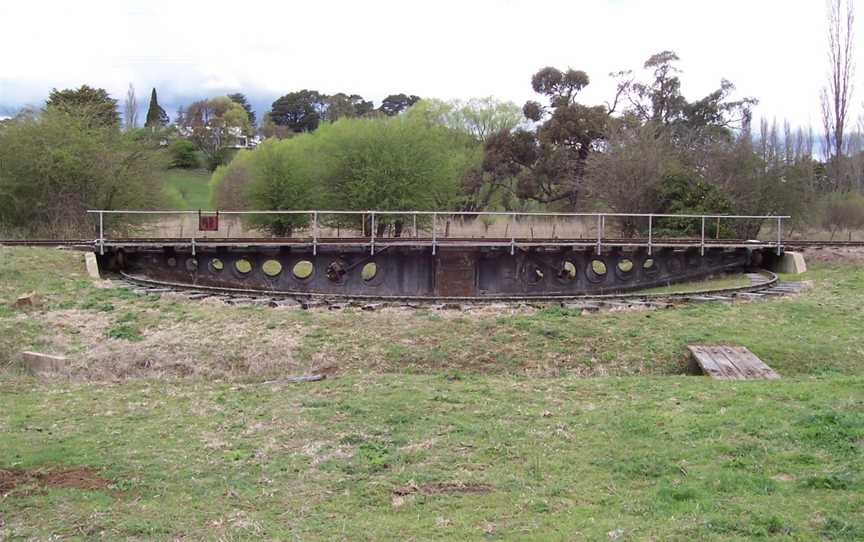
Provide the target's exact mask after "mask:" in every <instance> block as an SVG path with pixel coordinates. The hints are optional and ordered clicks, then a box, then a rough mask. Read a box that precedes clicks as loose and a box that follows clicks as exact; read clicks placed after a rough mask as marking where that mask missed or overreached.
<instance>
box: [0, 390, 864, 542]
mask: <svg viewBox="0 0 864 542" xmlns="http://www.w3.org/2000/svg"><path fill="white" fill-rule="evenodd" d="M862 390H864V379H861V378H859V377H855V378H845V379H843V378H838V377H831V378H821V379H806V380H791V381H781V382H770V383H765V382H744V383H728V382H712V381H707V380H706V379H704V378H696V377H668V378H656V377H655V378H634V377H629V378H603V379H579V378H573V377H570V378H556V379H544V380H532V379H526V378H519V377H502V376H497V377H496V376H483V377H480V376H473V377H467V378H461V379H453V378H445V376H443V375H440V376H437V375H408V374H390V375H387V376H386V377H381V376H365V377H364V376H351V377H346V378H341V379H336V380H328V381H324V382H322V383H315V384H303V385H273V384H249V385H241V384H237V383H231V382H202V381H188V380H187V381H183V380H181V381H168V382H165V381H158V382H157V381H137V382H132V383H127V384H123V385H110V384H109V385H100V386H94V385H91V384H86V383H69V382H63V383H57V384H49V385H45V384H37V383H34V382H31V381H27V380H20V379H16V380H11V379H7V380H0V391H2V394H0V427H2V433H0V437H2V438H0V457H3V458H4V460H3V465H2V466H3V467H4V468H9V467H15V468H29V469H40V468H46V466H53V465H66V466H75V465H88V466H92V467H95V468H97V469H98V470H99V472H100V473H101V475H102V476H105V477H107V478H109V479H110V480H112V481H113V484H112V488H111V489H110V490H108V491H83V490H69V489H49V490H47V491H37V492H33V491H32V490H31V491H24V490H22V491H16V492H13V493H12V494H11V495H10V496H8V497H6V498H5V499H3V500H2V501H0V514H2V515H3V517H4V518H5V522H6V523H5V525H4V526H2V527H0V537H2V536H3V535H6V536H8V537H10V538H14V537H21V538H38V539H47V538H50V537H51V536H52V535H55V536H58V537H62V538H71V539H80V540H87V539H91V538H95V537H103V538H108V539H121V538H123V539H127V538H148V539H150V538H152V539H165V540H170V539H175V538H177V537H181V538H186V539H217V538H221V539H229V540H244V539H248V540H252V539H261V538H264V539H280V540H284V539H295V540H337V539H338V540H343V539H348V540H409V539H417V540H421V539H422V540H426V539H448V540H465V539H475V540H476V539H485V538H488V539H493V540H550V539H552V540H573V539H587V540H606V539H607V533H609V532H613V531H615V530H617V529H623V531H624V535H625V537H626V538H625V539H627V540H648V539H655V540H729V539H745V538H765V537H791V539H795V540H820V539H825V538H828V539H835V540H857V539H860V536H861V534H862V533H864V519H862V514H861V506H862V504H864V502H862V493H861V491H862V489H864V476H862V472H864V470H862V469H864V460H862V457H864V453H862V452H864V450H862V445H861V443H862V439H864V412H862V408H861V404H862V401H864V391H862ZM441 483H445V484H450V485H451V487H457V488H458V487H459V486H460V485H468V484H482V485H484V486H490V487H491V490H490V491H488V492H477V493H460V492H458V491H452V492H444V493H438V494H436V493H427V492H424V491H422V490H421V491H415V492H411V491H410V490H409V491H408V494H407V495H398V493H405V490H404V489H402V488H405V487H406V486H407V487H409V488H410V487H412V485H414V486H417V487H420V488H422V487H424V486H428V485H430V484H441Z"/></svg>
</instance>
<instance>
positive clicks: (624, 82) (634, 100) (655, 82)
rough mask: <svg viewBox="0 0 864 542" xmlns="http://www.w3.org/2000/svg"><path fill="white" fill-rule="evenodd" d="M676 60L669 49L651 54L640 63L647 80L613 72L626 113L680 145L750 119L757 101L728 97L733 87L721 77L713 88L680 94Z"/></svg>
mask: <svg viewBox="0 0 864 542" xmlns="http://www.w3.org/2000/svg"><path fill="white" fill-rule="evenodd" d="M679 60H680V59H679V57H678V55H677V54H675V52H673V51H662V52H660V53H656V54H654V55H651V56H650V57H649V58H648V60H646V61H645V64H644V65H643V67H644V68H645V69H646V70H650V71H651V79H649V80H648V81H636V80H635V78H634V77H633V75H632V72H629V71H623V72H618V73H617V74H615V75H616V76H618V77H619V80H620V83H619V86H618V92H619V95H618V97H620V96H623V97H625V98H626V99H627V100H628V101H629V104H630V108H629V110H628V112H629V113H631V114H633V115H635V116H636V117H637V118H639V119H641V120H642V121H643V122H651V123H652V124H653V125H654V126H655V127H656V128H657V132H658V134H659V133H660V132H673V133H674V134H675V136H676V137H678V138H680V139H681V141H682V143H683V144H688V142H689V141H692V140H694V139H697V138H699V137H709V138H710V137H716V136H718V135H719V136H721V137H725V136H728V135H729V129H730V128H734V127H737V126H738V125H740V124H741V123H742V122H745V121H747V120H748V119H749V118H750V109H751V108H752V106H754V105H756V104H757V103H758V101H757V100H756V99H755V98H751V97H746V98H742V99H740V100H731V99H730V96H731V95H732V93H733V92H734V90H735V86H734V85H733V84H732V83H731V82H729V81H727V80H725V79H722V80H721V81H720V87H719V88H718V89H717V90H715V91H713V92H711V93H710V94H708V95H706V96H705V97H703V98H701V99H699V100H696V101H694V102H690V101H688V100H687V99H686V98H685V97H684V96H683V95H682V94H681V79H680V77H679V76H678V74H680V73H681V70H679V69H678V68H677V67H676V66H675V63H676V62H678V61H679ZM616 98H617V97H616ZM616 103H617V99H616Z"/></svg>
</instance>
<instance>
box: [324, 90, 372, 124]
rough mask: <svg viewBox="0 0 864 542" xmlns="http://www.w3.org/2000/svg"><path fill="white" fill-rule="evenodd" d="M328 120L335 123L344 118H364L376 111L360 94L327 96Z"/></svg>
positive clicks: (326, 115) (340, 93) (342, 93)
mask: <svg viewBox="0 0 864 542" xmlns="http://www.w3.org/2000/svg"><path fill="white" fill-rule="evenodd" d="M325 101H326V114H325V117H326V120H328V121H330V122H335V121H337V120H339V119H340V118H343V117H363V116H366V115H368V114H370V113H371V112H372V111H374V110H375V106H374V104H373V103H372V102H371V101H369V100H364V99H363V96H360V95H359V94H351V95H350V96H349V95H348V94H345V93H344V92H339V93H336V94H334V95H332V96H327V97H326V98H325Z"/></svg>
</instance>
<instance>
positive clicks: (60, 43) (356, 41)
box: [0, 0, 864, 125]
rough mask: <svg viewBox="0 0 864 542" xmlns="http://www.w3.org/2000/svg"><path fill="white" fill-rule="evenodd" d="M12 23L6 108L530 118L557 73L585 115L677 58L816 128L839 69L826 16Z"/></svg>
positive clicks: (733, 2)
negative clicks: (312, 101)
mask: <svg viewBox="0 0 864 542" xmlns="http://www.w3.org/2000/svg"><path fill="white" fill-rule="evenodd" d="M861 16H862V17H864V15H861ZM0 21H2V22H0V25H2V28H3V31H2V32H0V50H3V51H4V54H3V55H2V57H0V105H3V104H7V105H8V104H22V103H31V104H33V103H39V102H41V101H42V100H44V98H45V96H46V95H47V92H48V91H49V90H50V88H52V87H68V86H77V85H80V84H82V83H88V84H91V85H96V86H102V87H105V88H107V89H108V90H109V91H110V92H111V93H112V94H113V95H114V96H115V97H118V98H122V96H123V94H124V93H125V89H126V87H127V85H128V83H129V82H130V81H131V82H133V83H134V84H135V86H136V87H137V88H138V93H139V95H141V96H146V95H147V94H148V93H149V89H150V87H152V86H155V87H157V88H158V89H159V93H160V97H161V96H165V97H166V99H170V98H171V97H178V99H179V97H185V98H188V97H195V96H202V97H203V96H205V95H208V94H210V93H211V92H212V91H224V90H239V91H245V92H249V93H253V94H257V95H268V96H272V97H275V96H278V95H280V94H283V93H285V92H288V91H291V90H297V89H300V88H315V89H318V90H321V91H322V92H337V91H350V92H356V93H359V94H362V95H364V96H366V97H368V98H374V99H376V100H380V99H381V98H383V97H384V96H386V95H387V94H389V93H392V92H410V93H414V94H418V95H421V96H434V97H440V98H457V97H459V98H467V97H471V96H484V95H490V94H491V95H495V96H497V97H499V98H502V99H509V100H513V101H516V102H517V103H521V102H523V101H524V100H526V99H529V98H531V97H532V92H531V88H530V76H531V74H532V73H533V72H534V71H536V70H537V69H538V68H540V67H542V66H546V65H553V66H559V67H562V68H563V67H567V66H572V67H574V68H578V69H583V70H585V71H587V72H588V73H589V75H590V76H591V78H592V85H591V86H590V87H589V88H588V89H587V90H586V92H585V96H584V101H586V102H589V103H600V102H603V101H605V100H607V99H609V98H610V96H611V93H612V91H613V89H614V84H613V82H612V81H611V80H609V78H608V77H607V74H608V73H609V72H612V71H616V70H620V69H628V68H638V67H639V66H640V65H641V63H642V62H643V61H644V60H645V58H647V57H648V56H649V55H650V54H652V53H655V52H658V51H660V50H664V49H672V50H675V51H676V52H677V53H678V54H679V55H680V56H681V58H682V63H681V67H682V68H683V69H684V71H685V73H684V75H683V81H684V91H685V94H687V95H688V96H690V97H693V98H695V97H698V96H701V95H704V94H706V93H708V92H710V91H711V90H713V89H714V88H716V87H717V85H718V84H719V81H720V79H721V78H722V77H725V78H727V79H730V80H732V81H733V82H734V83H735V84H736V86H737V87H738V89H739V93H740V95H752V96H755V97H757V98H759V99H760V102H761V105H760V106H759V108H758V110H757V115H765V116H767V117H774V116H776V117H780V118H784V117H785V118H788V119H790V120H791V121H792V122H793V123H794V124H807V123H808V122H812V123H813V124H814V125H815V124H818V120H819V114H818V111H819V110H818V96H819V88H820V87H821V85H822V82H823V80H824V75H825V69H826V66H825V53H824V51H825V43H824V42H825V40H824V35H825V32H824V26H825V16H824V4H823V3H822V2H821V1H819V0H799V1H791V0H757V1H754V0H727V1H725V2H722V3H718V2H715V1H707V0H652V1H650V2H648V1H638V0H618V1H608V2H605V3H603V2H599V1H590V2H589V1H576V0H569V1H563V0H562V1H557V0H533V1H529V0H509V1H508V0H500V1H493V0H481V1H473V2H471V1H465V0H461V1H458V2H457V1H452V0H442V1H438V2H423V3H420V2H413V3H412V2H406V1H404V0H403V1H390V0H382V1H366V2H356V1H329V2H318V3H312V4H310V3H303V4H299V3H294V2H284V1H274V2H240V3H238V2H234V1H231V2H228V1H224V0H213V1H210V2H207V3H203V2H176V1H167V0H147V1H139V0H132V1H127V2H116V1H112V2H109V1H91V2H53V1H46V0H28V1H27V2H12V1H6V2H3V4H2V7H0ZM859 34H860V33H859ZM860 37H861V36H859V38H860ZM858 50H859V51H861V47H858ZM10 51H12V52H13V53H12V54H10V53H9V52H10ZM862 92H864V87H862ZM860 98H861V96H859V97H858V98H856V100H855V103H856V104H858V103H860V102H861V100H860ZM857 114H858V110H857V109H856V111H855V115H856V116H857Z"/></svg>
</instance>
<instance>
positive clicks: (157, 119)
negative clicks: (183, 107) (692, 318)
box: [144, 88, 168, 130]
mask: <svg viewBox="0 0 864 542" xmlns="http://www.w3.org/2000/svg"><path fill="white" fill-rule="evenodd" d="M167 125H168V114H167V113H166V112H165V110H164V109H162V107H161V106H160V105H159V101H158V100H157V99H156V89H155V88H154V89H153V92H151V93H150V107H149V108H148V109H147V120H145V121H144V126H145V127H147V128H150V129H151V130H155V129H157V128H162V127H164V126H167Z"/></svg>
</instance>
